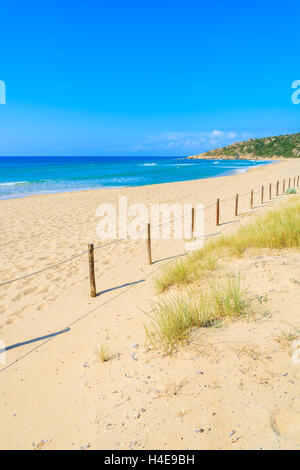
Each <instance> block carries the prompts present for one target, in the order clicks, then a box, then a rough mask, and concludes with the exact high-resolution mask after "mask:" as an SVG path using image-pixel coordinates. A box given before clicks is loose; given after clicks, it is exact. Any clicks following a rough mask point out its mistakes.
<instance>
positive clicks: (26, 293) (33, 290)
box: [24, 287, 37, 295]
mask: <svg viewBox="0 0 300 470" xmlns="http://www.w3.org/2000/svg"><path fill="white" fill-rule="evenodd" d="M36 290H37V287H30V288H29V289H26V290H24V295H28V294H33V292H35V291H36Z"/></svg>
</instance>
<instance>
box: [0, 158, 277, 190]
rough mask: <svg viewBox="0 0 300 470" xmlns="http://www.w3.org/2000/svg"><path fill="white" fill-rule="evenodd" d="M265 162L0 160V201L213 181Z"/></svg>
mask: <svg viewBox="0 0 300 470" xmlns="http://www.w3.org/2000/svg"><path fill="white" fill-rule="evenodd" d="M268 163H271V162H269V161H266V162H262V161H254V160H253V161H252V160H187V159H186V158H185V157H0V199H9V198H15V197H24V196H31V195H34V194H45V193H58V192H65V191H80V190H87V189H101V188H122V187H126V186H143V185H147V184H158V183H169V182H173V181H186V180H195V179H201V178H214V177H217V176H224V175H230V174H239V173H243V172H245V171H247V170H248V169H250V168H253V167H255V166H258V165H266V164H268Z"/></svg>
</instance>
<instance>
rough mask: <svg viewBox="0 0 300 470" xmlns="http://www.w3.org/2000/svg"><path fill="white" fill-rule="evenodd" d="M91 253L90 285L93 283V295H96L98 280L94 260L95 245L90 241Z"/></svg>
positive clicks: (89, 251)
mask: <svg viewBox="0 0 300 470" xmlns="http://www.w3.org/2000/svg"><path fill="white" fill-rule="evenodd" d="M88 255H89V274H90V285H91V297H96V281H95V260H94V245H93V243H89V245H88Z"/></svg>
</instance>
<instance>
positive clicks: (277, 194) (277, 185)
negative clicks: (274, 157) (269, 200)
mask: <svg viewBox="0 0 300 470" xmlns="http://www.w3.org/2000/svg"><path fill="white" fill-rule="evenodd" d="M276 196H279V181H277V184H276Z"/></svg>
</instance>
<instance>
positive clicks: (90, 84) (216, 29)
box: [0, 0, 300, 155]
mask: <svg viewBox="0 0 300 470" xmlns="http://www.w3.org/2000/svg"><path fill="white" fill-rule="evenodd" d="M0 14H1V28H0V51H1V52H0V80H3V81H4V82H5V84H6V93H7V96H6V101H7V103H6V104H5V105H0V155H190V154H194V153H199V152H201V151H204V150H207V149H210V148H213V147H216V146H223V145H225V144H228V143H231V142H233V141H236V140H241V139H247V138H249V137H257V136H265V135H273V134H282V133H288V132H299V122H300V105H298V106H297V105H295V104H292V100H291V95H292V88H291V86H292V82H293V81H295V80H299V79H300V60H299V18H300V16H299V14H300V2H299V1H289V0H286V1H285V2H274V0H273V1H269V0H264V1H256V0H254V1H251V2H250V1H246V2H241V1H225V0H223V1H212V2H208V1H206V2H202V1H191V0H185V1H176V0H173V1H163V0H162V1H156V0H152V1H151V2H150V1H149V2H141V1H138V2H137V1H130V0H127V1H126V2H125V1H114V0H110V1H107V0H106V1H101V0H98V1H94V0H85V1H82V0H80V1H78V0H72V1H67V0H61V1H55V0H52V1H51V2H50V1H47V0H45V1H43V2H41V1H40V0H34V1H30V0H27V1H25V0H24V1H14V0H10V1H9V2H2V3H1V8H0Z"/></svg>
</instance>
